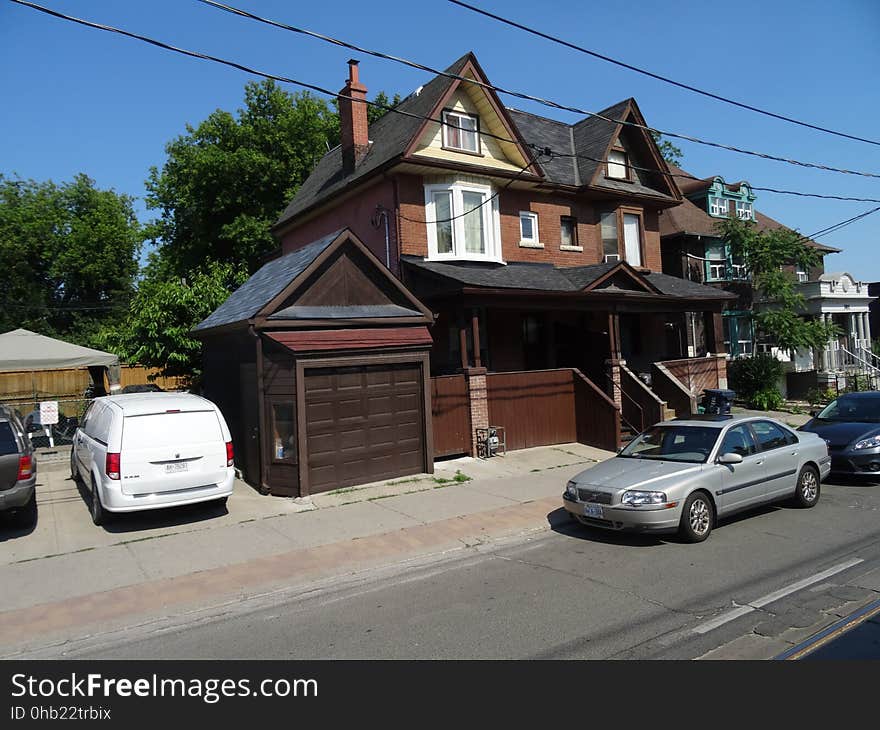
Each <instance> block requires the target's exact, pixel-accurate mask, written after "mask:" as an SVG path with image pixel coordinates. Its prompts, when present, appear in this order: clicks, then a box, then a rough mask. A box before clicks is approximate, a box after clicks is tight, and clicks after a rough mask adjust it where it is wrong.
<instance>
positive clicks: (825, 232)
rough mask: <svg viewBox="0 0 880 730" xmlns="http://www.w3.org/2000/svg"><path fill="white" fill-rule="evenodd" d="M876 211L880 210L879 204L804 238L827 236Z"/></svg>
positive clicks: (812, 238)
mask: <svg viewBox="0 0 880 730" xmlns="http://www.w3.org/2000/svg"><path fill="white" fill-rule="evenodd" d="M877 211H880V206H878V207H876V208H871V210H866V211H865V212H864V213H859V215H855V216H853V217H852V218H847V219H846V220H844V221H840V223H835V224H834V225H831V226H828V227H827V228H821V229H820V230H818V231H816V232H815V233H812V234H810V235H809V236H806V238H808V239H810V240H815V239H816V238H819V237H821V236H827V235H828V234H829V233H835V232H836V231H839V230H840V229H841V228H846V227H847V226H848V225H851V224H853V223H855V222H856V221H859V220H861V219H862V218H867V217H868V216H869V215H873V214H874V213H876V212H877Z"/></svg>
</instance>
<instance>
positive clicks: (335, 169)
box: [275, 54, 470, 226]
mask: <svg viewBox="0 0 880 730" xmlns="http://www.w3.org/2000/svg"><path fill="white" fill-rule="evenodd" d="M469 57H470V54H465V55H464V56H462V57H461V58H459V59H458V60H457V61H456V62H455V63H453V64H452V65H451V66H450V67H449V68H447V69H446V73H450V74H458V73H459V72H460V71H461V70H462V68H463V67H464V65H465V63H466V62H467V60H468V58H469ZM452 83H453V79H450V78H448V77H446V76H435V77H434V78H433V79H432V80H431V81H430V82H428V83H427V84H425V85H424V86H423V87H422V88H421V90H420V91H419V92H418V93H412V94H410V95H409V96H408V97H407V98H406V99H404V100H403V101H401V102H400V104H398V105H397V107H396V108H397V109H398V111H401V112H407V114H413V115H415V116H407V114H398V113H395V112H392V111H389V112H386V113H385V114H383V115H382V116H381V117H379V119H377V120H376V121H375V122H373V123H372V124H371V125H370V131H369V136H370V149H369V151H368V152H367V154H366V155H365V156H364V158H363V160H361V161H360V163H359V164H358V166H357V167H356V168H355V171H354V172H353V173H352V174H351V175H347V176H346V175H343V172H342V149H341V148H340V147H334V148H333V149H332V150H330V151H329V152H328V153H327V154H326V155H324V156H323V157H322V158H321V160H320V161H319V162H318V164H317V165H316V166H315V169H314V170H313V171H312V174H311V175H309V177H308V179H306V181H305V182H304V183H303V184H302V186H300V189H299V190H298V191H297V193H296V195H295V196H294V197H293V200H291V201H290V203H289V204H288V206H287V208H286V209H285V210H284V212H283V213H282V214H281V217H280V218H279V219H278V222H277V223H276V224H275V225H276V226H279V225H281V224H282V223H284V222H285V221H286V220H288V219H290V218H293V217H294V216H295V215H297V214H298V213H301V212H302V211H304V210H305V209H306V208H309V207H310V206H312V205H313V204H315V203H317V202H319V201H321V200H324V199H325V198H328V197H330V196H331V195H332V194H333V193H335V192H337V191H338V190H340V189H341V188H343V187H345V186H346V185H348V184H350V183H352V182H354V181H356V180H359V179H361V178H364V177H366V176H367V175H368V174H369V173H371V172H372V171H374V170H376V169H378V168H379V167H381V166H382V165H384V164H385V163H386V162H388V161H390V160H392V159H394V158H395V157H398V156H399V155H401V154H403V152H404V151H405V150H406V147H407V145H408V144H409V143H410V141H411V140H412V138H413V136H414V135H415V133H416V132H417V131H418V129H419V127H420V126H421V124H422V122H423V121H424V119H422V117H426V116H429V115H430V113H431V112H432V111H433V109H434V107H435V106H436V105H437V103H438V102H439V101H440V99H441V97H442V96H443V94H445V93H446V91H447V89H449V87H450V85H451V84H452Z"/></svg>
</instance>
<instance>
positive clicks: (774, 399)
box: [748, 388, 785, 411]
mask: <svg viewBox="0 0 880 730" xmlns="http://www.w3.org/2000/svg"><path fill="white" fill-rule="evenodd" d="M748 402H749V408H755V409H757V410H759V411H775V410H777V409H778V408H780V407H781V406H782V405H783V404H784V403H785V399H784V398H783V397H782V394H781V393H780V392H779V391H778V390H776V388H766V389H764V390H759V391H758V392H757V393H753V394H752V396H751V397H750V398H749V399H748Z"/></svg>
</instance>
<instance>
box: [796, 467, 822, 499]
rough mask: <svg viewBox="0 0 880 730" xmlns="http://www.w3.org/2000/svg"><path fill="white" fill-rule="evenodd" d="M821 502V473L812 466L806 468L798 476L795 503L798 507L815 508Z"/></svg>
mask: <svg viewBox="0 0 880 730" xmlns="http://www.w3.org/2000/svg"><path fill="white" fill-rule="evenodd" d="M818 501H819V473H818V472H817V471H816V470H815V469H814V468H813V467H812V466H805V467H804V468H803V469H801V473H800V474H798V480H797V490H796V491H795V494H794V502H795V504H796V505H797V506H798V507H805V508H806V507H814V506H815V505H816V502H818Z"/></svg>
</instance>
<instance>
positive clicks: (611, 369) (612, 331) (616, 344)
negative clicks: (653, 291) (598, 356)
mask: <svg viewBox="0 0 880 730" xmlns="http://www.w3.org/2000/svg"><path fill="white" fill-rule="evenodd" d="M608 352H609V353H610V355H611V357H609V358H608V359H607V360H606V361H605V372H606V374H607V375H608V383H606V384H604V387H603V390H605V391H606V392H608V395H609V396H610V398H611V400H613V401H614V405H615V406H617V410H622V408H623V395H622V393H621V390H620V389H621V385H620V364H621V362H622V361H623V358H622V357H621V354H620V315H619V314H617V312H609V313H608Z"/></svg>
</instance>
